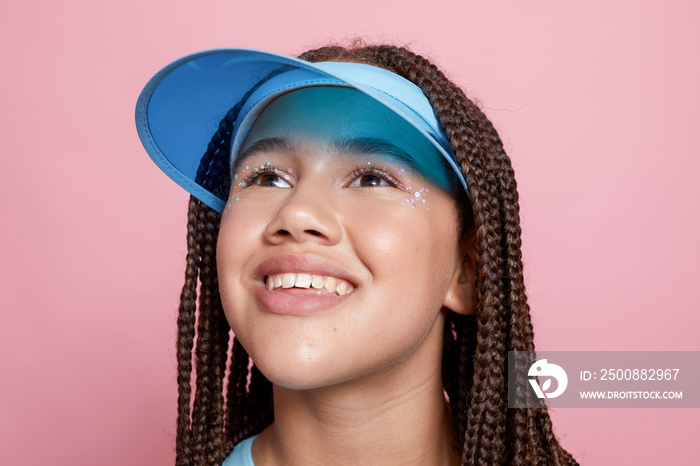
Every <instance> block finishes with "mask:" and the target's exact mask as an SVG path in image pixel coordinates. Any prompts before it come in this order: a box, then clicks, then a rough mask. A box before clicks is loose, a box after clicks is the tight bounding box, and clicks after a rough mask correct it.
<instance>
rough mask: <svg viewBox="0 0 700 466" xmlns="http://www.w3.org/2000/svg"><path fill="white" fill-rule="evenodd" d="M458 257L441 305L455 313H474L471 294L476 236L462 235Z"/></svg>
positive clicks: (474, 277) (474, 269) (474, 273)
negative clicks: (458, 259) (458, 261)
mask: <svg viewBox="0 0 700 466" xmlns="http://www.w3.org/2000/svg"><path fill="white" fill-rule="evenodd" d="M459 257H460V259H461V262H460V263H459V264H457V267H456V268H455V271H454V274H453V275H452V279H451V281H450V286H449V288H448V289H447V294H446V295H445V302H444V303H443V306H444V307H446V308H448V309H449V310H451V311H452V312H456V313H457V314H462V315H468V314H473V313H474V306H473V304H474V303H473V296H474V286H475V283H476V238H475V236H474V235H471V236H469V237H462V239H461V240H460V241H459Z"/></svg>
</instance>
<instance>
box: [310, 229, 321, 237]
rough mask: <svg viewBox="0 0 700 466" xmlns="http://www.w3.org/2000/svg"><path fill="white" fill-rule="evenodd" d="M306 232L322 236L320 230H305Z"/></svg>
mask: <svg viewBox="0 0 700 466" xmlns="http://www.w3.org/2000/svg"><path fill="white" fill-rule="evenodd" d="M306 232H307V233H308V234H310V235H313V236H322V233H321V232H320V231H317V230H306Z"/></svg>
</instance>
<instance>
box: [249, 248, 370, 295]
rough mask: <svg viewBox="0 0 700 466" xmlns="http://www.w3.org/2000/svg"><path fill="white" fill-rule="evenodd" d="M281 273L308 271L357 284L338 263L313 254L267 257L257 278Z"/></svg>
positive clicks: (259, 269) (307, 272)
mask: <svg viewBox="0 0 700 466" xmlns="http://www.w3.org/2000/svg"><path fill="white" fill-rule="evenodd" d="M281 273H306V274H309V275H323V276H326V277H335V278H341V279H343V280H346V281H348V282H350V283H352V284H353V285H354V286H355V287H356V286H357V280H356V279H355V278H353V277H352V276H351V275H350V274H348V272H346V271H345V270H344V269H343V268H342V267H340V266H338V265H337V264H335V263H333V262H331V261H329V260H327V259H325V258H323V257H319V256H316V255H312V254H280V255H277V256H273V257H270V258H268V259H265V260H264V261H263V262H261V263H260V265H259V266H258V268H257V270H256V278H257V279H258V280H264V279H265V277H266V276H268V275H276V274H281Z"/></svg>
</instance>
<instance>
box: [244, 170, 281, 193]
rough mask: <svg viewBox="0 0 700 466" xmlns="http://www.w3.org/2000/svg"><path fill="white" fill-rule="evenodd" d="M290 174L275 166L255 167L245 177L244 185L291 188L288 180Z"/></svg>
mask: <svg viewBox="0 0 700 466" xmlns="http://www.w3.org/2000/svg"><path fill="white" fill-rule="evenodd" d="M289 179H290V178H289V175H287V174H286V173H284V172H282V171H281V170H279V169H277V168H273V167H260V168H259V169H257V168H254V169H253V173H251V174H250V175H249V176H246V177H245V178H244V179H243V183H241V185H242V186H252V185H257V186H262V187H265V188H291V187H292V186H291V185H290V184H289V183H288V182H287V180H289Z"/></svg>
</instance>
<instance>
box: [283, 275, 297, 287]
mask: <svg viewBox="0 0 700 466" xmlns="http://www.w3.org/2000/svg"><path fill="white" fill-rule="evenodd" d="M296 278H297V277H296V276H295V275H294V274H293V273H283V274H282V288H291V287H293V286H294V282H295V281H296Z"/></svg>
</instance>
